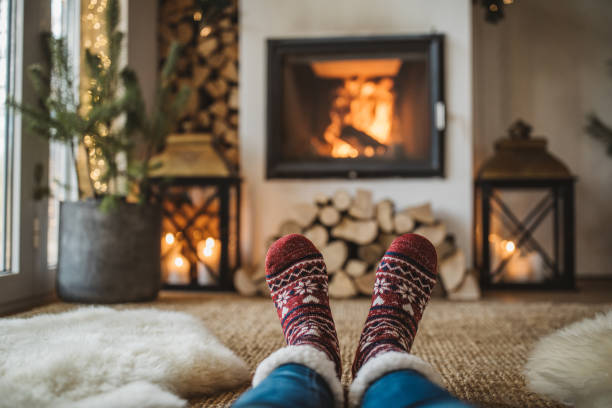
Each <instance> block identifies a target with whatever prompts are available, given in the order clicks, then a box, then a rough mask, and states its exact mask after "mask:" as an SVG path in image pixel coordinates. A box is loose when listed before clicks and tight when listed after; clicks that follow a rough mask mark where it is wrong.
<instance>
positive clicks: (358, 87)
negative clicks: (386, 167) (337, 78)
mask: <svg viewBox="0 0 612 408" xmlns="http://www.w3.org/2000/svg"><path fill="white" fill-rule="evenodd" d="M394 103H395V93H394V92H393V80H392V79H391V78H387V77H384V78H381V79H378V80H373V79H370V80H368V79H366V78H363V77H357V78H351V79H345V80H344V84H343V86H341V87H339V88H338V89H337V90H336V97H335V99H334V101H333V103H332V108H331V112H330V124H329V125H328V126H327V128H326V129H325V132H324V134H323V137H324V139H325V141H326V142H327V143H328V144H329V146H331V152H328V154H330V155H331V156H332V157H339V158H356V157H358V156H360V155H363V156H366V157H372V156H374V155H375V154H383V153H384V152H385V151H386V149H387V146H389V145H390V144H391V127H392V123H393V115H394V111H393V109H394ZM329 146H327V147H326V148H327V149H329Z"/></svg>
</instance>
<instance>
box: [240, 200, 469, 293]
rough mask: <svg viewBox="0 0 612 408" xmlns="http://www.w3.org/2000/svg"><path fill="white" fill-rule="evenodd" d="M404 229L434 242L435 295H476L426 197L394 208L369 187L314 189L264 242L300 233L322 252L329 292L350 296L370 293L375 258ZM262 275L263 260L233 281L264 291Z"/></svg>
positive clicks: (450, 238) (457, 252) (461, 255)
mask: <svg viewBox="0 0 612 408" xmlns="http://www.w3.org/2000/svg"><path fill="white" fill-rule="evenodd" d="M408 232H412V233H415V234H419V235H422V236H424V237H426V238H427V239H429V240H430V241H431V242H432V243H433V244H434V246H435V247H436V251H437V253H438V272H439V276H440V279H439V281H441V282H439V284H438V285H436V289H434V292H435V294H434V296H442V295H446V296H447V297H448V298H449V299H451V300H474V299H478V298H479V297H480V288H479V286H478V283H477V282H478V280H477V277H476V276H475V273H474V272H473V271H470V270H467V269H466V259H465V254H464V253H463V250H462V249H460V248H458V247H457V246H456V245H455V240H454V237H453V235H452V234H450V233H448V232H447V229H446V225H445V224H444V222H443V221H441V220H439V219H436V218H435V216H434V215H433V212H432V209H431V204H430V203H424V204H422V205H418V206H414V207H408V208H404V209H401V210H396V209H395V204H394V203H393V201H391V200H389V199H385V200H382V201H379V202H378V203H375V202H374V201H373V197H372V192H371V191H368V190H357V191H356V193H355V195H354V196H352V195H351V194H349V193H348V192H347V191H345V190H338V191H337V192H336V193H334V194H333V195H332V196H331V197H330V196H327V195H325V194H318V195H317V196H316V197H315V198H314V202H313V203H302V204H297V205H295V206H294V207H293V208H292V209H291V211H290V216H289V217H288V218H287V219H286V220H285V221H283V222H281V223H280V225H279V227H278V231H277V233H276V234H275V235H274V236H272V237H270V238H269V239H268V240H267V242H266V246H265V247H266V251H267V248H268V247H269V246H270V245H271V244H272V243H273V242H274V241H275V240H276V239H278V238H279V237H281V236H283V235H287V234H294V233H297V234H303V235H304V236H306V237H307V238H308V239H310V240H311V241H312V242H313V243H314V245H315V246H316V247H317V248H318V249H319V250H320V251H321V253H322V254H323V258H324V259H325V263H326V265H327V272H328V273H329V275H330V285H329V295H330V296H331V297H332V298H350V297H354V296H358V295H367V296H369V295H371V294H372V290H373V287H374V280H375V274H376V268H377V266H378V262H379V261H380V258H381V257H382V256H383V254H384V252H385V250H386V249H387V248H388V247H389V245H390V244H391V242H392V241H393V240H394V239H395V238H396V237H397V236H398V235H401V234H405V233H408ZM263 255H264V257H262V260H263V258H265V254H263ZM265 275H266V274H265V270H264V265H263V261H262V262H261V263H260V264H259V265H257V266H255V267H253V268H242V269H239V270H238V271H237V272H236V274H235V275H234V286H235V287H236V289H237V290H238V291H239V292H240V293H241V294H243V295H248V296H252V295H255V294H262V295H267V294H268V286H267V284H266V281H265Z"/></svg>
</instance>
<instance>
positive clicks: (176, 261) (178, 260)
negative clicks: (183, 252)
mask: <svg viewBox="0 0 612 408" xmlns="http://www.w3.org/2000/svg"><path fill="white" fill-rule="evenodd" d="M184 263H185V261H183V257H182V256H177V257H176V258H174V265H176V266H178V267H179V268H180V267H181V266H183V264H184Z"/></svg>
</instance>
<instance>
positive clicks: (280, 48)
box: [267, 35, 445, 178]
mask: <svg viewBox="0 0 612 408" xmlns="http://www.w3.org/2000/svg"><path fill="white" fill-rule="evenodd" d="M442 39H443V38H442V36H440V35H427V36H402V37H368V38H334V39H292V40H269V42H268V58H269V60H268V151H267V154H268V156H267V176H268V178H303V177H349V178H355V177H394V176H402V177H424V176H443V171H444V166H443V158H444V157H443V152H444V148H443V136H444V128H445V112H444V99H443V86H442V85H443V83H442V82H443V81H442V79H443V66H442Z"/></svg>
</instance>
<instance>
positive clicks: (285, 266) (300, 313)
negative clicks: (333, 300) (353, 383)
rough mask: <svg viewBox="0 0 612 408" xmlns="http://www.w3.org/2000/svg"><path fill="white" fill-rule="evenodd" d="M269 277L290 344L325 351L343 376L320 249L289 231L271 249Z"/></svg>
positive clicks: (271, 292)
mask: <svg viewBox="0 0 612 408" xmlns="http://www.w3.org/2000/svg"><path fill="white" fill-rule="evenodd" d="M266 280H267V282H268V286H269V287H270V294H271V296H272V300H273V301H274V305H275V306H276V311H277V314H278V318H279V319H280V322H281V326H282V329H283V334H284V335H285V340H286V342H287V345H289V346H300V345H309V346H312V347H314V348H316V349H317V350H319V351H322V352H323V353H325V354H326V355H327V357H328V358H329V360H331V361H332V362H333V363H334V366H335V370H336V374H337V376H338V378H340V376H341V363H340V351H339V346H338V336H337V334H336V327H335V325H334V320H333V318H332V314H331V310H330V308H329V298H328V295H327V270H326V267H325V263H324V262H323V256H322V255H321V253H320V252H319V251H318V250H317V249H316V248H315V246H314V245H313V244H312V242H310V241H309V240H308V239H307V238H306V237H304V236H302V235H299V234H291V235H287V236H285V237H283V238H281V239H279V240H278V241H276V242H275V243H274V244H272V246H271V247H270V249H269V250H268V255H267V256H266Z"/></svg>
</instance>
